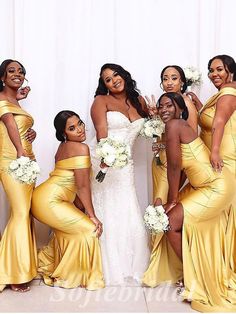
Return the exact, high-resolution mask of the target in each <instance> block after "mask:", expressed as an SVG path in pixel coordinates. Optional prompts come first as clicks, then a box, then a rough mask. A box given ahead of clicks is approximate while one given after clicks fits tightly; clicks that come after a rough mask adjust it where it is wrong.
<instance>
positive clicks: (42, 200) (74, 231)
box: [32, 156, 104, 290]
mask: <svg viewBox="0 0 236 314" xmlns="http://www.w3.org/2000/svg"><path fill="white" fill-rule="evenodd" d="M90 166H91V163H90V157H89V156H76V157H71V158H67V159H63V160H60V161H58V162H56V165H55V169H54V171H53V172H51V173H50V177H49V179H48V180H47V181H45V182H44V183H42V184H41V185H39V186H38V187H37V188H36V189H35V190H34V193H33V198H32V213H33V215H34V217H36V218H37V219H38V220H39V221H41V222H42V223H45V224H47V225H49V226H50V227H51V228H53V233H52V238H51V240H50V242H49V244H48V245H47V246H45V247H44V248H42V249H41V250H40V252H39V254H38V259H39V269H38V272H39V273H40V274H41V275H42V276H43V279H44V282H45V284H47V285H50V286H60V287H63V288H75V287H78V286H84V287H86V289H88V290H96V289H100V288H103V287H104V281H103V273H102V261H101V250H100V244H99V239H98V238H97V237H96V233H95V232H94V229H95V225H94V224H93V222H92V221H91V220H90V219H89V218H88V216H87V215H85V214H84V213H83V212H81V211H80V210H79V209H78V208H77V207H76V206H75V205H74V204H73V202H74V200H75V197H76V185H75V177H74V169H82V168H89V167H90Z"/></svg>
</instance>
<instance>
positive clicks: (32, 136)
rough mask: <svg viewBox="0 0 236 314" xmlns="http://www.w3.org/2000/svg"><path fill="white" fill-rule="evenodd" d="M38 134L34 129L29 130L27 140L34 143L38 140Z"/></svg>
mask: <svg viewBox="0 0 236 314" xmlns="http://www.w3.org/2000/svg"><path fill="white" fill-rule="evenodd" d="M36 135H37V133H36V132H35V130H34V129H28V130H27V132H26V135H25V139H26V140H27V141H28V142H30V143H33V141H34V140H35V138H36Z"/></svg>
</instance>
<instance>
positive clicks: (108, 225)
mask: <svg viewBox="0 0 236 314" xmlns="http://www.w3.org/2000/svg"><path fill="white" fill-rule="evenodd" d="M143 122H144V119H143V118H141V119H138V120H135V121H134V122H130V120H129V119H128V118H127V117H126V116H125V115H124V114H122V113H120V112H118V111H109V112H107V123H108V136H109V137H112V138H114V139H117V140H119V141H122V142H125V143H126V144H128V145H129V146H130V148H131V152H132V147H133V144H134V142H135V139H136V138H137V136H138V133H139V131H140V129H141V127H142V125H143ZM95 146H96V139H94V140H93V143H91V146H90V149H91V157H92V164H93V179H92V195H93V205H94V209H95V212H96V215H97V216H98V218H99V219H100V220H101V221H102V223H103V229H104V231H103V234H102V236H101V238H100V241H101V248H102V261H103V272H104V277H105V282H106V285H127V284H130V283H132V282H134V283H137V282H138V283H140V280H141V278H142V276H143V273H144V271H145V270H146V268H147V266H148V261H149V257H150V251H149V247H148V236H147V232H146V230H145V227H144V223H143V214H142V212H141V209H140V207H139V204H138V200H137V196H136V191H135V185H134V166H133V160H132V157H131V159H130V161H129V163H128V164H127V165H126V166H125V167H123V168H119V169H113V168H109V169H108V172H107V173H106V176H105V179H104V181H103V182H101V183H99V182H97V181H96V180H95V176H96V174H97V173H98V171H99V170H100V168H99V164H100V160H98V159H97V158H96V156H95Z"/></svg>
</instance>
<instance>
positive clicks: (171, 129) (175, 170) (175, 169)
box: [165, 120, 181, 204]
mask: <svg viewBox="0 0 236 314" xmlns="http://www.w3.org/2000/svg"><path fill="white" fill-rule="evenodd" d="M179 127H180V126H179V121H178V120H171V121H169V122H167V124H166V128H165V136H166V156H167V179H168V184H169V191H168V197H167V202H168V203H171V204H176V203H177V202H178V194H179V184H180V177H181V147H180V135H179Z"/></svg>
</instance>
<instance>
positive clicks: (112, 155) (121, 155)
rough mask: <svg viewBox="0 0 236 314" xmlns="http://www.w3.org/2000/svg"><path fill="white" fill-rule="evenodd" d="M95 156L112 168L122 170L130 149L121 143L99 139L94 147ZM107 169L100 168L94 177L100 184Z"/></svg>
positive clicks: (108, 139) (110, 139)
mask: <svg viewBox="0 0 236 314" xmlns="http://www.w3.org/2000/svg"><path fill="white" fill-rule="evenodd" d="M96 155H97V156H98V157H99V158H101V161H102V162H103V163H105V164H106V165H107V166H109V167H112V168H122V167H124V166H125V165H127V163H128V161H129V159H130V156H131V151H130V147H129V146H128V145H126V144H125V143H123V142H120V141H117V140H115V139H112V138H109V137H106V138H102V139H100V141H99V142H98V144H97V147H96ZM107 170H108V167H106V168H102V169H101V170H100V171H99V173H98V174H97V176H96V179H97V180H98V181H99V182H102V181H103V179H104V177H105V174H106V172H107Z"/></svg>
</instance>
